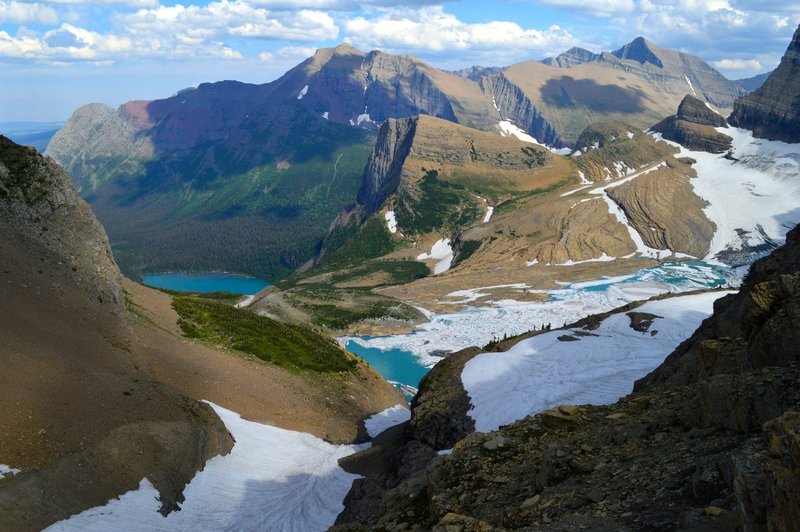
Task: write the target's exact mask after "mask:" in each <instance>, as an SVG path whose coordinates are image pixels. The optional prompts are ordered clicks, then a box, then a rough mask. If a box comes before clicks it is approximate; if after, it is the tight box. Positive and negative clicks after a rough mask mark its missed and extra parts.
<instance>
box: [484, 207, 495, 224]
mask: <svg viewBox="0 0 800 532" xmlns="http://www.w3.org/2000/svg"><path fill="white" fill-rule="evenodd" d="M492 214H494V207H491V206H489V207H487V208H486V215H485V216H484V217H483V223H486V222H488V221H489V220H491V219H492Z"/></svg>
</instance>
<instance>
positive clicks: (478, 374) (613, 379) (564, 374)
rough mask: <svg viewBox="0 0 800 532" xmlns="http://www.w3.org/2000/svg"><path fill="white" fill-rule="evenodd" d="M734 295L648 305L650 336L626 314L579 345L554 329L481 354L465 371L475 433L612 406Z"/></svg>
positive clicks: (716, 294) (605, 322) (645, 308)
mask: <svg viewBox="0 0 800 532" xmlns="http://www.w3.org/2000/svg"><path fill="white" fill-rule="evenodd" d="M729 293H733V292H712V293H705V294H698V295H691V296H681V297H675V298H670V299H665V300H661V301H650V302H648V303H645V304H644V305H642V306H641V307H639V308H637V309H636V311H637V312H648V313H651V314H655V315H656V316H658V318H656V319H655V320H654V322H653V324H652V325H651V326H650V330H649V331H647V332H644V333H641V332H637V331H635V330H633V329H632V328H631V326H630V318H629V317H628V316H627V315H626V314H625V313H621V314H615V315H613V316H610V317H608V318H606V319H605V320H603V322H602V323H601V324H600V327H599V328H598V329H595V330H593V331H592V334H593V336H583V337H576V338H578V341H571V342H565V341H561V340H559V339H558V338H559V337H560V336H563V335H568V334H569V332H570V331H569V330H566V331H564V330H560V331H553V332H549V333H544V334H541V335H538V336H534V337H533V338H529V339H527V340H523V341H521V342H519V343H518V344H517V345H515V346H514V347H512V348H511V349H510V350H508V351H506V352H504V353H484V354H481V355H478V356H476V357H475V358H473V359H472V360H470V361H469V362H467V364H466V365H465V367H464V371H463V372H462V374H461V380H462V382H463V384H464V389H465V390H466V391H467V394H468V395H469V397H470V402H471V404H472V405H473V406H472V408H471V410H470V411H469V416H470V417H471V418H472V419H474V420H475V430H477V431H481V432H488V431H492V430H496V429H497V428H499V427H500V426H502V425H507V424H509V423H512V422H513V421H516V420H519V419H522V418H524V417H526V416H529V415H532V414H536V413H538V412H541V411H542V410H546V409H548V408H552V407H554V406H557V405H562V404H608V403H613V402H614V401H616V400H617V399H619V398H620V397H623V396H624V395H627V394H628V393H630V391H631V389H632V387H633V382H634V381H635V380H636V379H638V378H641V377H643V376H645V375H647V373H649V372H650V371H652V370H653V369H654V368H656V367H657V366H658V365H659V364H661V363H662V362H663V361H664V358H665V357H666V356H667V355H668V354H669V353H671V352H672V351H673V350H674V349H675V347H677V346H678V344H680V343H681V342H682V341H684V340H685V339H686V338H688V337H689V336H690V335H691V334H692V333H693V332H694V330H695V329H696V328H697V327H698V326H699V325H700V323H701V322H702V321H703V320H704V319H705V318H707V317H708V316H709V315H710V314H711V313H712V312H713V304H714V301H715V300H717V299H718V298H720V297H722V296H724V295H727V294H729ZM652 331H658V332H657V333H656V334H655V335H651V332H652Z"/></svg>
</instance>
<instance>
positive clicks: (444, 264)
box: [417, 238, 453, 275]
mask: <svg viewBox="0 0 800 532" xmlns="http://www.w3.org/2000/svg"><path fill="white" fill-rule="evenodd" d="M428 259H435V260H437V261H438V262H437V263H436V264H434V266H433V274H434V275H438V274H440V273H444V272H446V271H447V270H449V269H450V265H451V264H452V263H453V248H451V247H450V239H449V238H442V239H439V240H437V241H436V243H435V244H434V245H433V247H432V248H431V252H430V253H422V254H420V255H417V260H419V261H423V260H428Z"/></svg>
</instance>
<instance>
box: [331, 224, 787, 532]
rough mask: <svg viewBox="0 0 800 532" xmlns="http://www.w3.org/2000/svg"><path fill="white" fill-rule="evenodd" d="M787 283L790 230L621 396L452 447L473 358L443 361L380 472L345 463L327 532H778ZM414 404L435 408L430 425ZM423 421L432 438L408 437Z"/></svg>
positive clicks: (462, 428)
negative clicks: (463, 377)
mask: <svg viewBox="0 0 800 532" xmlns="http://www.w3.org/2000/svg"><path fill="white" fill-rule="evenodd" d="M799 283H800V227H798V228H795V229H794V230H793V231H791V232H790V233H789V235H788V236H787V243H786V245H785V246H784V247H782V248H780V249H778V250H777V251H775V252H774V253H773V254H772V255H771V256H769V257H767V258H765V259H762V260H761V261H758V262H757V263H756V264H755V265H754V266H753V268H752V270H751V272H750V274H749V275H748V277H747V280H746V282H745V284H744V285H743V287H742V290H741V292H740V293H738V294H735V295H729V296H727V297H725V298H723V299H722V300H720V301H718V302H717V304H716V305H715V312H714V315H713V316H712V317H711V318H709V319H708V320H706V321H705V322H704V323H703V324H702V325H701V327H700V328H699V329H698V330H697V332H696V333H695V334H694V336H693V337H692V338H690V339H689V340H687V341H686V342H685V343H684V344H682V345H681V346H680V347H679V348H678V349H677V350H676V351H675V352H674V353H673V354H672V355H670V357H669V358H668V359H667V361H666V362H665V363H664V364H663V365H662V366H661V367H660V368H658V369H657V370H656V371H655V372H653V374H651V375H650V376H648V377H647V378H645V379H643V380H642V381H640V382H639V383H637V387H636V392H635V393H633V394H632V395H630V396H628V397H625V398H623V399H622V400H620V401H619V402H618V403H616V404H614V405H610V406H605V407H596V406H561V407H557V408H554V409H552V410H548V411H545V412H542V413H541V414H538V415H536V416H532V417H529V418H526V419H524V420H522V421H518V422H515V423H512V424H511V425H508V426H506V427H502V428H501V429H500V430H498V431H495V432H491V433H473V434H471V435H469V436H467V437H465V438H463V439H461V438H462V437H463V436H464V435H465V433H467V432H469V430H470V427H469V425H468V423H467V420H468V418H466V417H465V414H466V408H465V405H464V402H463V398H462V396H461V395H460V394H459V392H458V389H457V388H458V377H457V376H458V375H460V372H461V368H462V367H463V364H464V359H465V358H469V357H471V356H473V354H474V352H464V353H462V354H459V355H455V356H454V357H453V358H452V359H448V360H446V361H445V362H443V363H442V364H441V365H439V366H437V367H436V368H435V370H434V371H433V372H431V374H430V376H429V377H428V378H427V379H426V380H425V381H424V382H423V384H422V388H421V391H420V394H419V396H418V399H417V400H416V401H415V405H414V409H413V412H412V420H411V422H410V424H409V425H408V426H407V427H405V428H404V429H403V428H398V429H395V432H394V433H393V434H391V433H387V434H385V435H384V436H382V438H385V439H383V440H380V448H379V449H377V450H371V451H370V452H372V453H375V454H378V453H383V456H381V457H380V461H382V463H384V464H385V465H384V468H383V469H375V468H374V466H373V467H372V468H370V466H369V464H370V463H371V462H370V457H369V456H367V455H366V454H365V455H364V456H362V457H358V456H356V457H353V458H351V459H349V460H348V464H346V466H347V467H352V468H353V470H359V471H363V472H365V473H367V475H368V479H367V480H365V481H362V482H361V483H360V484H357V485H356V486H355V487H354V489H353V491H352V492H351V495H350V499H351V500H349V502H348V509H349V511H347V512H345V513H344V514H343V515H342V516H341V517H340V522H339V526H337V527H336V529H337V530H375V529H387V530H393V529H396V528H401V529H411V530H455V529H458V530H532V529H537V530H539V529H541V530H574V529H577V528H579V529H586V530H608V529H614V530H641V529H643V528H646V529H652V530H674V529H681V530H730V529H733V528H737V527H738V528H741V529H748V530H761V529H769V530H790V529H792V527H794V526H795V525H796V523H797V522H798V517H800V515H798V513H797V512H798V508H800V504H799V503H800V500H798V493H800V456H798V453H797V449H798V445H800V442H798V436H797V434H798V428H799V427H800V425H798V424H799V423H800V414H798V408H799V407H800V367H798V363H800V351H798V348H797V345H798V343H797V338H795V336H796V332H797V330H800V312H799V310H800V309H799V308H798V305H797V301H798V298H797V291H798V289H799V287H800V284H799ZM632 324H633V321H632ZM585 326H586V327H587V328H588V329H591V321H590V320H588V321H587V322H585ZM632 326H633V325H632ZM451 360H452V362H451ZM454 386H455V389H454V388H453V387H454ZM428 396H432V397H442V398H443V400H444V402H445V404H439V405H437V407H436V409H435V411H436V413H437V416H436V417H433V418H432V417H431V415H430V410H429V409H427V408H424V407H423V405H425V404H426V403H427V400H426V397H428ZM442 413H449V415H447V417H442V416H441V414H442ZM431 420H432V421H433V423H434V426H435V428H434V429H427V430H425V431H420V430H419V427H424V426H426V421H431ZM435 434H443V435H445V437H444V438H438V437H435V438H433V439H431V438H430V437H429V436H430V435H435ZM392 436H394V439H391V437H392ZM453 444H455V446H454V448H453V450H452V453H451V454H449V455H448V456H436V451H437V450H439V449H446V448H449V447H451V446H453ZM365 486H367V487H369V486H371V489H372V491H371V495H366V496H365V494H369V493H370V490H365V489H364V487H365ZM382 490H388V491H384V492H383V493H384V495H383V497H382V499H381V498H380V497H376V496H375V493H379V492H381V491H382ZM378 499H380V500H378Z"/></svg>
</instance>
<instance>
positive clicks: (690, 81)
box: [683, 74, 697, 96]
mask: <svg viewBox="0 0 800 532" xmlns="http://www.w3.org/2000/svg"><path fill="white" fill-rule="evenodd" d="M683 77H684V79H686V83H688V84H689V88H690V89H692V94H693V95H694V96H697V91H695V90H694V85H692V80H690V79H689V76H687V75H686V74H684V75H683Z"/></svg>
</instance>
